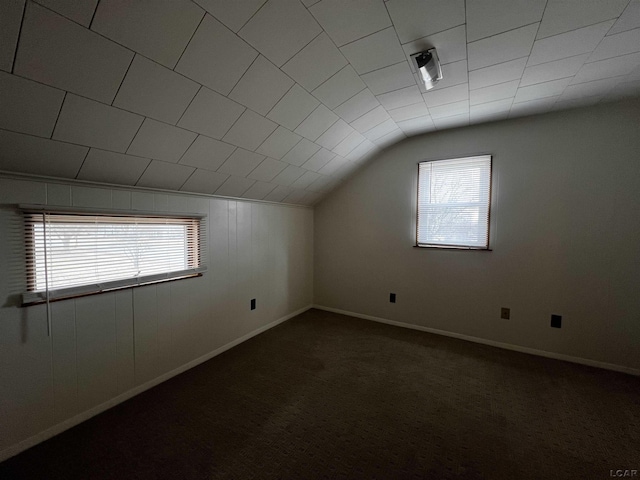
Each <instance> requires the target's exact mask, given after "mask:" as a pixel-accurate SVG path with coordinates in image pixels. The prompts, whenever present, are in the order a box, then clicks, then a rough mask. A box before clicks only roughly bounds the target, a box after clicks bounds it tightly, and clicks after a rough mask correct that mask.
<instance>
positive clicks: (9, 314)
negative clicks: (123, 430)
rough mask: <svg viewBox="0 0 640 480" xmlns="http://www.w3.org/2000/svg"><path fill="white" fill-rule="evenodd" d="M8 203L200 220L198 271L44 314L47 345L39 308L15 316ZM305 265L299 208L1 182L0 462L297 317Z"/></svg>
mask: <svg viewBox="0 0 640 480" xmlns="http://www.w3.org/2000/svg"><path fill="white" fill-rule="evenodd" d="M18 203H37V204H49V205H75V206H83V207H93V208H119V209H133V210H150V211H169V212H192V213H206V214H208V231H209V234H208V245H209V270H208V272H207V273H205V274H204V276H202V277H199V278H193V279H187V280H179V281H174V282H169V283H163V284H158V285H152V286H146V287H140V288H134V289H128V290H121V291H117V292H113V293H106V294H101V295H95V296H90V297H84V298H78V299H75V300H65V301H61V302H56V303H53V304H52V305H51V311H52V334H51V336H50V337H48V336H47V323H46V313H45V307H44V306H33V307H28V308H17V307H16V306H15V305H14V303H15V302H14V301H15V298H16V297H15V295H16V294H19V293H20V292H21V291H22V289H23V288H24V286H23V285H24V270H23V268H24V264H23V261H22V259H21V258H20V256H19V255H16V248H18V250H19V246H20V242H21V241H22V239H21V238H20V236H16V234H15V232H16V230H15V227H16V225H19V224H20V220H21V217H20V215H19V214H18V213H17V212H16V209H15V204H18ZM16 222H17V223H16ZM16 242H17V243H16ZM312 256H313V210H311V209H308V208H302V207H292V206H284V205H275V204H266V203H259V202H251V201H234V200H227V199H219V198H211V197H203V196H196V195H183V194H175V195H174V194H164V193H153V192H144V191H136V190H127V189H107V188H97V187H89V186H81V185H69V184H60V183H44V182H40V181H25V180H15V179H8V178H0V271H1V272H2V274H1V275H0V460H2V459H3V458H6V457H7V456H9V455H11V454H15V453H17V451H19V450H20V449H23V448H24V447H27V446H29V445H31V444H32V443H34V442H35V441H37V440H41V439H42V438H44V437H46V436H47V435H49V434H51V433H55V432H57V431H59V430H61V429H62V428H63V427H64V426H69V425H72V424H73V423H76V422H77V421H78V420H79V419H82V418H85V417H87V416H89V415H90V413H95V412H97V411H99V410H100V409H101V408H102V407H100V405H102V406H103V407H104V406H105V405H109V404H113V403H115V402H117V401H119V400H122V399H124V398H126V397H127V396H130V395H131V394H132V393H135V392H137V391H139V390H141V389H143V388H145V387H148V386H149V385H152V384H153V383H154V382H153V381H154V379H156V381H157V379H159V378H166V375H165V374H167V373H168V372H172V371H173V372H174V373H175V372H176V369H177V370H178V371H179V370H180V369H183V368H185V365H186V366H189V365H192V363H191V364H190V362H193V361H194V360H196V359H199V358H200V359H201V358H202V357H203V356H207V355H208V354H211V352H215V351H216V350H218V349H221V348H224V346H225V345H226V346H228V345H229V344H232V342H234V341H237V340H238V339H242V338H243V337H244V336H247V335H250V334H251V333H252V332H256V330H258V329H260V328H262V327H264V326H267V325H269V324H271V323H272V322H275V321H278V320H279V319H283V318H285V317H287V316H288V315H290V314H292V313H294V312H297V311H299V310H301V309H305V308H307V307H308V306H309V305H311V303H312V301H313V288H312V287H313V264H312V260H313V259H312ZM252 298H256V300H257V309H256V310H254V311H251V310H250V308H249V306H250V299H252ZM163 375H164V377H163ZM141 386H142V387H141ZM92 409H93V410H92ZM70 419H71V420H70ZM64 422H66V423H64ZM47 431H48V432H47ZM43 432H44V433H43ZM21 442H22V443H21Z"/></svg>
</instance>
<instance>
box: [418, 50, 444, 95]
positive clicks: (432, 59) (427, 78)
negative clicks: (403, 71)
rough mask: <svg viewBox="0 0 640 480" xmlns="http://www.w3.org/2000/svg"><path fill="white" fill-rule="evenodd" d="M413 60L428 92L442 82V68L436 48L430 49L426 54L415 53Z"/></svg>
mask: <svg viewBox="0 0 640 480" xmlns="http://www.w3.org/2000/svg"><path fill="white" fill-rule="evenodd" d="M411 59H412V60H413V63H414V65H415V67H416V69H417V71H418V73H420V75H421V76H422V80H423V81H424V86H425V88H426V89H427V90H431V89H432V88H433V87H435V86H436V83H438V81H439V80H442V68H440V60H438V54H437V53H436V49H435V48H430V49H429V50H426V51H424V52H419V53H414V54H413V55H411Z"/></svg>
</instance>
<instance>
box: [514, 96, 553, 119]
mask: <svg viewBox="0 0 640 480" xmlns="http://www.w3.org/2000/svg"><path fill="white" fill-rule="evenodd" d="M557 98H558V97H545V98H538V99H535V100H529V101H528V102H519V103H514V104H513V105H511V110H510V111H509V116H510V117H520V116H523V115H536V114H538V113H544V112H548V111H549V110H551V108H552V107H553V105H554V103H556V99H557Z"/></svg>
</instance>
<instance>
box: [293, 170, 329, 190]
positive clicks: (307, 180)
mask: <svg viewBox="0 0 640 480" xmlns="http://www.w3.org/2000/svg"><path fill="white" fill-rule="evenodd" d="M321 176H322V175H320V174H319V173H316V172H305V173H304V174H303V175H302V176H301V177H300V178H298V179H297V180H296V181H295V182H293V183H292V184H291V186H292V187H293V188H302V189H304V188H307V187H308V186H309V185H311V184H312V183H313V182H315V181H316V180H318V179H319V178H320V177H321Z"/></svg>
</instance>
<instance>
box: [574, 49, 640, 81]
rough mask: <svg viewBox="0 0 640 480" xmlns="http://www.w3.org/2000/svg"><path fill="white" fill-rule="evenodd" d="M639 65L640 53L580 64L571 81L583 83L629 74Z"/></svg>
mask: <svg viewBox="0 0 640 480" xmlns="http://www.w3.org/2000/svg"><path fill="white" fill-rule="evenodd" d="M639 66H640V53H632V54H631V55H623V56H621V57H614V58H608V59H606V60H600V61H598V62H592V63H587V64H585V65H583V66H582V68H581V69H580V71H579V72H578V73H577V74H576V76H575V77H574V78H573V80H572V81H571V83H572V84H575V83H585V82H592V81H594V80H601V79H603V78H611V77H620V76H623V75H628V74H630V73H631V72H633V71H634V70H635V69H636V68H637V67H639Z"/></svg>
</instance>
